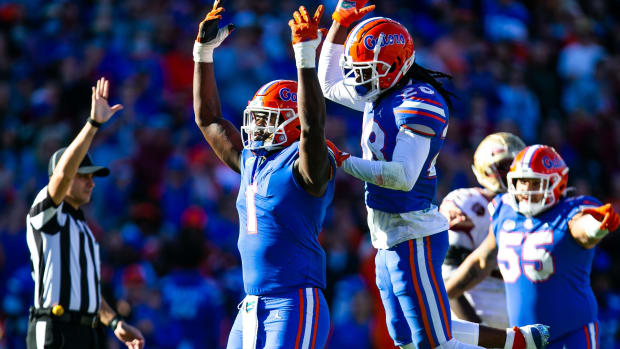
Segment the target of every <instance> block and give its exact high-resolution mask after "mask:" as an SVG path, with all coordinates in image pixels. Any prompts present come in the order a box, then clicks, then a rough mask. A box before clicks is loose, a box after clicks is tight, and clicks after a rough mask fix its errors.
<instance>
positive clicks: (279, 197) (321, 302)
mask: <svg viewBox="0 0 620 349" xmlns="http://www.w3.org/2000/svg"><path fill="white" fill-rule="evenodd" d="M298 146H299V142H295V143H293V144H291V145H290V146H287V147H286V148H284V149H281V150H278V151H273V152H270V153H267V154H266V155H264V156H259V155H255V154H254V153H253V152H252V151H251V150H248V149H244V150H243V152H242V154H241V187H240V190H239V195H238V197H237V210H238V212H239V240H238V247H239V252H240V254H241V263H242V268H243V282H244V288H245V292H246V293H247V294H248V295H251V296H258V297H257V299H256V304H252V303H250V302H248V301H244V302H243V303H242V305H241V307H240V311H239V314H238V315H237V318H236V319H235V323H234V325H233V329H232V330H231V334H230V337H229V341H228V348H241V347H242V341H243V338H242V335H243V319H242V317H243V313H244V312H249V311H253V310H254V308H255V309H256V315H257V319H258V323H257V333H258V336H257V338H256V341H255V343H256V344H255V345H256V347H258V348H263V347H271V346H274V347H278V348H322V347H323V346H324V345H325V342H326V340H327V334H328V332H329V311H328V307H327V303H326V301H325V297H324V296H323V291H322V289H324V288H325V286H326V284H325V268H326V266H325V263H326V262H325V252H324V251H323V249H322V248H321V246H320V244H319V242H318V234H319V232H320V231H321V226H322V224H323V220H324V218H325V212H326V208H327V206H328V205H329V204H330V203H331V201H332V198H333V195H334V180H333V178H332V179H331V180H330V182H329V184H328V187H327V190H326V192H325V194H324V195H323V196H321V197H315V196H312V195H310V194H308V193H307V192H306V191H305V190H304V188H302V187H301V186H300V184H299V183H298V182H297V180H296V178H295V175H294V163H295V161H296V160H297V159H298V158H299V148H298ZM330 159H331V158H330ZM330 161H333V159H331V160H330ZM334 166H335V165H334ZM246 300H247V297H246Z"/></svg>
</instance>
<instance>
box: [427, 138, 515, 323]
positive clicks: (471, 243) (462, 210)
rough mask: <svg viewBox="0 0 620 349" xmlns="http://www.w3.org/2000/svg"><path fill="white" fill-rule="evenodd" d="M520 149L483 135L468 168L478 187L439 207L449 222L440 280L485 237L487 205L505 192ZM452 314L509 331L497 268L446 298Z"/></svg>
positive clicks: (453, 194)
mask: <svg viewBox="0 0 620 349" xmlns="http://www.w3.org/2000/svg"><path fill="white" fill-rule="evenodd" d="M523 148H525V143H523V141H522V140H521V139H520V138H519V137H517V136H515V135H513V134H512V133H508V132H498V133H493V134H490V135H488V136H487V137H485V138H484V139H483V140H482V142H480V144H479V145H478V148H476V152H475V153H474V164H473V165H472V170H473V172H474V174H475V175H476V179H477V180H478V183H480V185H481V186H482V188H480V187H473V188H461V189H456V190H453V191H452V192H450V193H449V194H448V195H447V196H446V197H445V198H444V199H443V201H442V203H441V206H439V212H441V213H442V214H443V215H444V216H445V217H446V218H447V219H448V221H449V222H450V230H449V231H448V234H449V235H448V236H449V240H450V248H448V253H447V254H446V259H445V260H444V262H443V267H442V271H443V278H444V280H448V279H449V277H450V275H451V274H452V273H453V272H454V271H455V270H456V268H458V266H459V265H460V264H461V263H462V262H463V261H464V260H465V258H467V256H468V255H469V254H470V253H472V252H473V251H474V250H475V249H476V247H478V246H480V244H481V243H482V241H484V239H485V238H486V236H487V235H488V233H489V224H490V221H491V217H490V215H489V211H488V210H487V206H488V205H489V202H490V201H491V200H492V199H493V197H495V195H497V194H500V193H505V192H506V190H507V188H508V187H507V185H506V175H507V174H508V171H509V170H510V164H511V163H512V160H513V159H514V158H515V156H517V154H518V153H519V152H520V151H521V150H522V149H523ZM450 309H452V315H456V317H457V318H459V319H461V320H468V321H472V322H478V323H483V324H485V325H489V326H491V327H497V328H505V327H508V313H507V310H506V292H505V291H504V280H503V279H502V275H501V274H500V272H499V270H498V269H496V270H494V271H493V272H491V275H489V277H487V278H486V279H484V280H483V281H482V282H481V283H480V284H478V285H476V287H474V288H472V289H471V290H468V291H467V292H465V293H464V294H463V295H461V296H459V297H457V298H454V299H450Z"/></svg>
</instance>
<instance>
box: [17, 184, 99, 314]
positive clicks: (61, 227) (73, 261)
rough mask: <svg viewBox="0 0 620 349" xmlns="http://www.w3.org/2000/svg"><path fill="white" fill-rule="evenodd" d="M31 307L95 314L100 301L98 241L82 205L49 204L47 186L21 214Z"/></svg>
mask: <svg viewBox="0 0 620 349" xmlns="http://www.w3.org/2000/svg"><path fill="white" fill-rule="evenodd" d="M26 225H27V230H28V231H27V237H26V240H27V242H28V249H29V250H30V258H31V262H32V278H33V279H34V283H35V288H34V306H35V308H51V307H53V306H54V305H56V304H60V305H62V306H63V307H64V309H65V310H67V309H68V310H74V311H79V312H83V313H91V314H94V313H97V311H98V310H99V304H100V287H99V275H101V269H100V263H99V244H98V243H97V241H95V238H94V236H93V234H92V232H91V230H90V228H89V227H88V225H87V224H86V221H85V220H84V214H83V213H82V210H79V209H78V210H76V209H74V208H73V207H72V206H71V205H69V204H67V203H65V202H64V201H63V202H61V203H60V205H58V206H56V205H54V201H52V198H51V197H50V195H49V192H48V190H47V186H45V188H43V189H42V190H41V191H40V192H39V194H38V195H37V197H36V199H35V200H34V203H33V204H32V207H31V208H30V212H29V213H28V215H27V217H26Z"/></svg>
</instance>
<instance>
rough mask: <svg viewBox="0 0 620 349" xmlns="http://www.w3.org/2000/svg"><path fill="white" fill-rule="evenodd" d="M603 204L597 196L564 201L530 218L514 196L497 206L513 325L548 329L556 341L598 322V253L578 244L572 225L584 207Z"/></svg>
mask: <svg viewBox="0 0 620 349" xmlns="http://www.w3.org/2000/svg"><path fill="white" fill-rule="evenodd" d="M600 205H601V203H600V202H599V201H598V200H596V199H594V198H592V197H584V196H580V197H575V198H563V199H560V201H559V202H558V203H557V204H555V205H554V206H552V207H551V208H550V209H548V210H547V211H544V212H542V213H539V214H538V215H536V216H534V217H526V216H524V215H522V214H521V213H518V212H517V211H516V210H515V208H514V199H512V196H510V195H506V194H501V195H498V196H497V197H495V199H494V200H493V201H492V203H491V205H490V209H491V211H492V221H491V229H492V232H493V234H494V235H495V238H496V241H497V245H498V254H497V261H498V262H499V267H500V270H501V272H502V276H503V278H504V283H505V287H506V297H507V303H508V318H509V320H510V325H511V326H523V325H527V324H533V323H541V324H545V325H549V326H551V341H553V340H555V339H556V338H559V337H561V336H562V335H564V334H566V333H568V332H570V331H572V330H575V329H577V328H580V327H582V326H584V325H586V324H588V323H590V322H593V321H595V320H596V314H597V305H596V299H595V298H594V293H593V292H592V288H591V287H590V270H591V267H592V259H593V258H594V249H585V248H583V247H581V245H579V244H578V243H577V241H576V240H575V239H574V238H573V237H572V235H571V233H570V231H569V229H568V222H569V221H570V220H571V218H573V217H574V216H575V215H576V214H577V213H579V212H580V211H581V210H582V209H583V208H585V207H596V206H600Z"/></svg>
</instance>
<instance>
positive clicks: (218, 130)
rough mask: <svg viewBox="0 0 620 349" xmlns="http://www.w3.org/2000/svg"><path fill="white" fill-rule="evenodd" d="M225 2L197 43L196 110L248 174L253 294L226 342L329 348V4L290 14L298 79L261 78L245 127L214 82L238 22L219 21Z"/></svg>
mask: <svg viewBox="0 0 620 349" xmlns="http://www.w3.org/2000/svg"><path fill="white" fill-rule="evenodd" d="M218 3H219V1H216V2H215V4H214V6H213V10H212V11H211V12H209V13H208V14H207V16H206V18H205V19H204V21H202V23H200V28H199V32H198V37H197V39H196V43H195V46H194V61H195V62H196V63H195V65H194V112H195V114H196V124H197V125H198V127H199V128H200V130H201V131H202V134H203V135H204V137H205V139H206V140H207V142H208V143H209V145H210V146H211V148H213V151H214V152H215V153H216V155H217V156H218V157H219V158H220V159H221V160H222V161H223V162H224V163H225V164H227V165H228V166H229V167H230V168H231V169H233V170H234V171H236V172H239V173H240V174H241V187H240V190H239V196H238V198H237V210H238V212H239V241H238V248H239V252H240V255H241V263H242V269H243V283H244V288H245V292H246V294H247V296H246V297H245V298H244V300H243V302H242V303H241V305H240V308H239V313H238V315H237V317H236V319H235V322H234V324H233V327H232V329H231V332H230V335H229V338H228V345H227V348H229V349H232V348H244V349H247V348H286V349H288V348H322V347H323V346H324V345H325V342H326V340H327V335H328V332H329V311H328V308H327V303H326V301H325V298H324V296H323V291H322V289H324V288H325V286H326V285H325V252H324V251H323V249H322V248H321V246H320V245H319V242H318V234H319V232H320V231H321V226H322V223H323V219H324V217H325V211H326V208H327V206H328V205H329V204H330V202H331V201H332V198H333V195H334V180H333V171H334V170H335V162H334V158H333V156H332V155H330V152H329V151H328V148H327V146H326V143H325V135H324V124H325V100H324V98H323V95H322V93H321V88H320V86H319V82H318V80H317V76H316V71H315V56H316V49H317V46H318V44H319V42H320V37H321V36H322V34H321V33H320V32H319V31H318V22H319V20H320V18H321V16H322V14H323V6H322V5H321V6H319V8H318V9H317V11H316V13H315V14H314V16H313V17H310V15H309V14H308V11H307V10H306V9H305V8H304V7H303V6H302V7H300V8H299V11H295V13H294V19H293V20H291V22H290V23H289V25H290V27H291V31H292V40H293V48H294V51H295V60H296V64H297V68H298V69H297V75H298V83H297V82H295V81H287V80H275V81H272V82H270V83H267V84H266V85H264V86H263V87H261V88H260V89H259V90H258V92H256V94H255V95H254V98H252V100H251V101H250V103H249V104H248V107H247V108H246V110H245V112H244V118H243V126H242V128H241V133H240V132H239V131H237V130H236V129H235V128H234V126H233V125H232V124H231V123H230V122H229V121H227V120H226V119H224V117H223V116H222V112H221V107H220V101H219V97H218V91H217V86H216V82H215V76H214V63H213V50H214V49H215V48H216V47H217V46H219V45H220V43H221V42H222V41H223V40H224V39H225V38H226V37H227V36H228V34H229V33H230V31H231V30H232V29H233V27H232V25H228V26H225V27H222V28H218V22H219V19H220V18H221V15H220V13H221V12H222V11H224V9H223V8H221V7H219V6H218Z"/></svg>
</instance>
